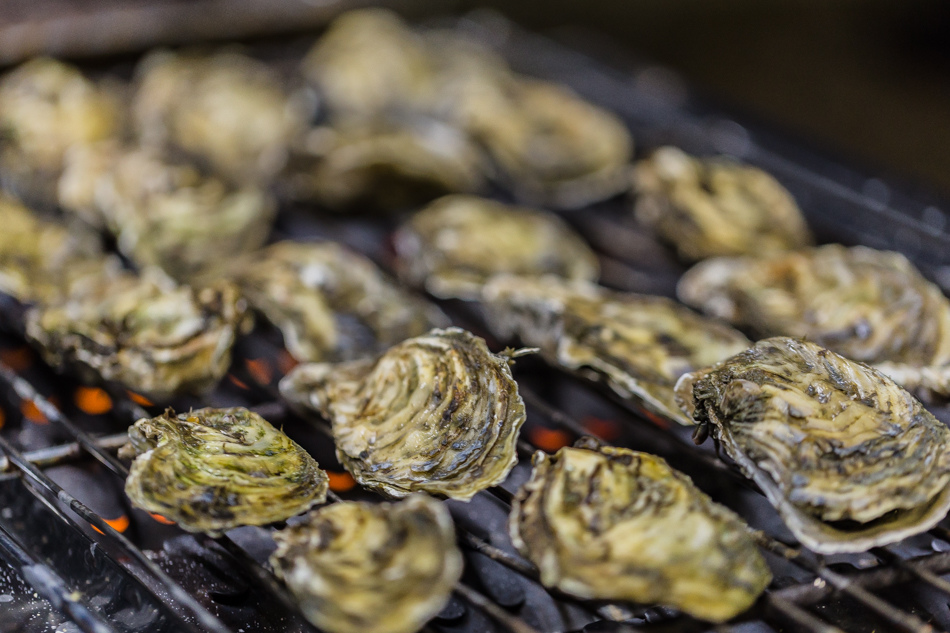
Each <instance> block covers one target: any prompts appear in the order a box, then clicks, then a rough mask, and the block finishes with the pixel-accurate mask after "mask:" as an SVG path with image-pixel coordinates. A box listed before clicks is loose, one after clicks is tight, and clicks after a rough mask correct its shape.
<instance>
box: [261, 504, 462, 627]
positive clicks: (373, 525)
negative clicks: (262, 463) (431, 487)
mask: <svg viewBox="0 0 950 633" xmlns="http://www.w3.org/2000/svg"><path fill="white" fill-rule="evenodd" d="M274 540H276V541H277V551H276V552H274V554H272V555H271V559H270V561H271V565H272V566H273V567H274V571H275V573H276V574H277V575H278V576H280V577H281V578H283V579H284V581H285V582H286V583H287V586H288V587H289V588H290V590H291V592H293V594H294V596H296V598H297V600H298V601H299V603H300V607H301V609H302V610H303V612H304V615H306V616H307V619H308V620H310V621H311V622H312V623H313V624H314V625H316V626H318V627H319V628H320V629H321V630H323V631H327V633H366V632H368V631H372V632H373V633H415V632H416V631H418V630H419V629H421V628H422V626H423V625H424V624H425V623H426V622H427V621H428V620H429V619H430V618H432V617H433V616H435V615H436V614H437V613H439V611H441V610H442V608H443V607H444V606H445V605H446V603H447V602H448V601H449V597H450V595H451V594H452V588H453V587H454V586H455V584H456V583H457V582H458V580H459V578H460V577H461V575H462V554H461V552H459V550H458V546H457V545H456V543H455V530H454V529H453V526H452V519H451V517H450V516H449V513H448V511H447V510H446V509H445V507H444V506H443V505H442V504H441V503H440V502H438V501H436V500H434V499H432V498H431V497H426V496H425V495H413V496H411V497H409V498H408V499H406V500H405V501H401V502H399V503H356V502H352V501H343V502H340V503H335V504H333V505H331V506H328V507H326V508H321V509H320V510H316V511H314V512H311V513H310V515H309V516H308V520H307V522H306V523H301V524H297V525H294V526H291V527H288V528H287V529H284V530H281V531H279V532H277V533H275V534H274Z"/></svg>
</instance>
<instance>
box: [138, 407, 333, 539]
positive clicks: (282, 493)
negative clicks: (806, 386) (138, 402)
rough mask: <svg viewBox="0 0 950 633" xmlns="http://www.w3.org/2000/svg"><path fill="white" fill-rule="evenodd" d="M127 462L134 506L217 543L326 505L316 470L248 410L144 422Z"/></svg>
mask: <svg viewBox="0 0 950 633" xmlns="http://www.w3.org/2000/svg"><path fill="white" fill-rule="evenodd" d="M129 441H130V443H129V444H127V445H126V446H125V447H124V448H123V450H122V451H121V453H122V456H123V457H126V458H133V457H134V459H135V461H133V462H132V467H131V468H130V469H129V476H128V478H127V479H126V481H125V492H126V494H127V495H128V496H129V499H131V500H132V503H133V505H135V506H136V507H138V508H142V509H143V510H146V511H148V512H154V513H157V514H160V515H162V516H164V517H167V518H169V519H172V520H173V521H175V522H176V523H177V524H178V525H179V526H180V527H181V528H182V529H184V530H187V531H189V532H205V533H207V534H211V535H212V536H218V535H221V534H223V533H224V532H225V531H227V530H230V529H231V528H235V527H239V526H242V525H266V524H268V523H274V522H276V521H283V520H284V519H287V518H290V517H292V516H294V515H295V514H300V513H301V512H303V511H305V510H307V509H309V508H310V507H311V506H313V505H316V504H318V503H323V502H324V501H326V497H327V486H328V478H327V474H326V473H325V472H323V471H322V470H320V468H319V467H318V465H317V462H315V461H314V459H313V458H312V457H311V456H310V455H309V454H308V453H307V452H306V451H305V450H304V449H302V448H301V447H300V446H298V445H297V444H296V443H295V442H294V441H293V440H291V439H290V438H289V437H287V436H286V435H284V433H283V432H281V431H278V430H277V429H275V428H274V427H273V426H272V425H271V424H270V423H269V422H268V421H267V420H265V419H264V418H262V417H261V416H259V415H258V414H256V413H254V412H253V411H249V410H247V409H244V408H242V407H234V408H230V409H212V408H208V409H198V410H197V411H189V412H188V413H179V414H177V415H176V414H175V412H174V411H172V410H171V409H169V410H167V411H166V412H165V413H164V414H162V415H160V416H158V417H155V418H151V419H149V418H142V419H141V420H139V421H137V422H136V423H135V424H134V425H133V426H131V427H129Z"/></svg>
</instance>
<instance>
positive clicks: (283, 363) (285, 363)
mask: <svg viewBox="0 0 950 633" xmlns="http://www.w3.org/2000/svg"><path fill="white" fill-rule="evenodd" d="M299 364H300V361H298V360H297V359H296V358H294V357H293V356H291V354H290V352H288V351H287V350H285V349H282V350H280V354H278V355H277V368H278V369H279V370H280V373H281V374H284V375H286V374H288V373H290V370H291V369H293V368H294V367H296V366H297V365H299Z"/></svg>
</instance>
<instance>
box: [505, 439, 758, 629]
mask: <svg viewBox="0 0 950 633" xmlns="http://www.w3.org/2000/svg"><path fill="white" fill-rule="evenodd" d="M588 440H589V438H588ZM533 463H534V470H533V471H532V473H531V479H530V480H529V481H528V482H527V483H526V484H525V485H524V486H523V487H522V488H521V489H520V490H519V491H518V493H517V494H516V495H515V498H514V502H513V503H512V507H511V514H510V516H509V524H508V527H509V532H510V533H511V540H512V542H513V543H514V544H515V547H517V548H518V550H520V551H521V553H522V554H524V555H525V556H526V557H527V558H528V559H530V560H531V561H532V562H534V563H535V564H536V565H537V566H538V568H539V569H540V571H541V582H542V583H543V584H544V585H546V586H548V587H557V588H558V589H560V590H562V591H564V592H565V593H569V594H572V595H575V596H579V597H582V598H587V599H596V600H630V601H634V602H639V603H643V604H655V603H659V604H664V605H669V606H673V607H676V608H677V609H679V610H681V611H683V612H685V613H688V614H690V615H692V616H695V617H697V618H701V619H703V620H709V621H712V622H722V621H725V620H728V619H730V618H732V617H733V616H735V615H738V614H739V613H742V612H743V611H745V610H746V609H748V608H749V607H750V606H751V605H752V603H753V602H755V600H756V598H757V597H758V596H759V594H761V593H762V591H763V590H764V589H765V587H766V586H767V585H768V584H769V581H770V580H771V579H772V574H771V573H770V571H769V568H768V566H767V565H766V563H765V560H764V559H763V558H762V555H761V554H760V553H759V550H758V549H757V548H756V546H755V543H754V541H753V540H752V537H751V535H750V533H749V527H748V526H747V525H746V524H745V522H743V520H742V519H741V518H739V516H737V515H736V514H735V513H733V512H732V511H731V510H729V509H727V508H725V507H724V506H721V505H719V504H718V503H716V502H714V501H713V500H712V499H710V498H709V497H708V496H706V495H705V494H704V493H703V492H701V491H700V490H699V489H698V488H696V486H695V485H694V484H693V482H692V481H690V479H689V477H687V476H686V475H684V474H682V473H680V472H678V471H676V470H673V469H672V468H670V467H669V465H668V464H667V463H666V462H665V461H663V460H662V459H660V458H659V457H655V456H653V455H648V454H646V453H639V452H636V451H632V450H629V449H626V448H614V447H609V446H603V447H600V446H597V444H596V442H591V441H585V440H584V439H582V440H581V441H580V442H578V446H577V447H574V448H571V447H565V448H562V449H560V450H559V451H558V452H557V454H555V455H546V454H545V453H542V452H540V451H538V452H537V453H535V456H534V460H533Z"/></svg>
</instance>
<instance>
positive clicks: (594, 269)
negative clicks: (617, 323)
mask: <svg viewBox="0 0 950 633" xmlns="http://www.w3.org/2000/svg"><path fill="white" fill-rule="evenodd" d="M394 244H395V247H396V255H397V261H396V267H397V271H398V272H399V276H400V277H401V278H402V279H403V280H404V281H406V282H407V283H409V284H411V285H414V286H417V287H424V288H425V289H426V290H427V291H428V292H430V293H432V294H433V295H435V296H437V297H441V298H451V297H457V298H462V299H478V298H479V295H480V293H481V288H482V286H483V285H484V284H485V282H486V281H488V280H489V279H490V278H491V277H492V276H494V275H498V274H501V273H512V274H519V275H534V276H540V275H546V274H551V275H557V276H559V277H565V278H567V279H581V280H587V281H593V280H595V279H596V278H597V276H598V274H599V272H600V267H599V264H598V261H597V256H596V255H595V254H594V253H593V251H591V250H590V248H589V247H588V246H587V244H585V243H584V241H583V240H582V239H581V238H580V236H578V235H577V234H576V233H574V232H573V231H572V230H571V229H570V227H568V226H567V224H566V223H564V222H563V221H562V220H561V219H560V218H558V217H557V216H556V215H553V214H550V213H546V212H544V211H538V210H534V209H525V208H522V207H513V206H509V205H505V204H502V203H500V202H495V201H494V200H488V199H486V198H479V197H477V196H466V195H452V196H445V197H444V198H439V199H438V200H436V201H435V202H433V203H432V204H430V205H429V206H427V207H426V208H425V209H423V210H422V211H419V212H418V213H416V214H415V215H414V216H412V217H411V218H410V219H409V221H408V222H406V223H405V224H404V225H403V226H402V227H400V229H399V230H398V231H397V232H396V234H395V237H394Z"/></svg>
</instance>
